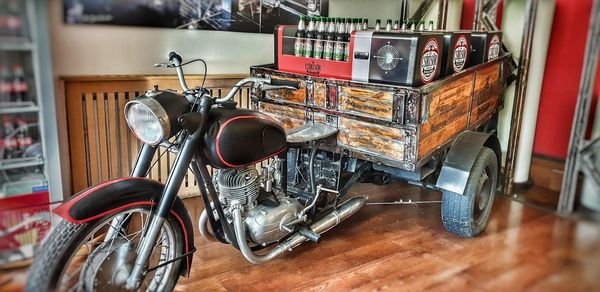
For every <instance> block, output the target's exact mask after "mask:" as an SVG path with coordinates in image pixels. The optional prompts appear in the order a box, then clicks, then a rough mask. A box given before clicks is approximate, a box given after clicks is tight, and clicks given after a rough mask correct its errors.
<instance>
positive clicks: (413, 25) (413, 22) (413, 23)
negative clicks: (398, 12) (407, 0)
mask: <svg viewBox="0 0 600 292" xmlns="http://www.w3.org/2000/svg"><path fill="white" fill-rule="evenodd" d="M409 27H410V28H409V29H410V30H416V29H417V21H416V20H410V26H409Z"/></svg>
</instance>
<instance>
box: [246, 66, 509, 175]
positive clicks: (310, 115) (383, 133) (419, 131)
mask: <svg viewBox="0 0 600 292" xmlns="http://www.w3.org/2000/svg"><path fill="white" fill-rule="evenodd" d="M510 58H511V55H510V54H505V55H503V56H501V57H500V58H498V59H496V60H493V61H490V62H487V63H484V64H481V65H477V66H474V67H471V68H468V69H466V70H465V71H463V72H461V73H458V74H454V75H451V76H448V77H445V78H443V79H440V80H437V81H435V82H432V83H430V84H428V85H424V86H421V87H417V88H411V87H402V86H394V85H385V84H376V83H361V82H353V81H346V80H337V79H330V78H319V77H314V76H307V75H301V74H294V73H287V72H282V71H278V70H276V69H274V67H273V65H263V66H255V67H252V68H251V74H252V75H253V76H261V77H270V78H272V79H285V80H292V81H299V82H300V86H301V88H300V90H297V91H292V90H277V91H267V92H260V91H254V92H253V94H252V98H253V106H254V107H255V109H257V110H259V111H260V112H262V113H265V114H267V115H269V116H271V117H273V118H274V119H276V120H278V121H280V122H281V123H282V124H283V125H284V127H285V128H286V129H290V128H294V127H298V126H300V125H302V124H305V123H307V122H321V123H326V124H328V125H332V126H334V127H336V128H338V130H339V132H338V134H337V137H336V139H335V142H334V143H333V144H332V145H324V147H325V148H328V149H331V150H336V151H340V152H344V153H345V154H346V155H348V156H351V157H357V158H360V159H365V160H368V161H372V162H375V163H381V164H383V165H387V166H392V167H396V168H400V169H404V170H408V171H416V170H418V169H419V168H420V167H421V166H422V165H424V164H425V163H426V162H428V161H429V159H430V158H431V157H432V155H433V154H434V153H436V152H437V151H440V150H443V149H445V148H446V146H448V145H449V143H450V142H452V140H453V139H454V137H456V136H457V135H458V134H459V133H461V132H462V131H464V130H469V129H477V128H478V127H480V126H481V125H484V124H486V123H487V122H488V121H489V120H490V119H491V118H492V117H493V116H494V114H496V113H497V112H498V111H499V110H500V107H501V105H502V94H503V91H504V89H505V87H506V80H507V76H508V74H509V73H510V72H508V71H509V62H510Z"/></svg>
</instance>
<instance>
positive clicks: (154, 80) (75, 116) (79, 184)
mask: <svg viewBox="0 0 600 292" xmlns="http://www.w3.org/2000/svg"><path fill="white" fill-rule="evenodd" d="M243 77H245V76H244V75H215V76H208V78H207V79H206V83H205V86H206V87H210V89H211V92H212V93H213V95H214V96H224V95H225V94H227V93H228V92H229V90H230V89H231V87H232V86H233V85H235V83H236V82H237V81H239V80H240V79H241V78H243ZM62 81H63V84H64V90H65V102H66V108H67V111H66V118H67V125H68V137H69V156H70V163H71V165H70V166H71V167H70V168H71V187H72V191H73V193H75V192H78V191H80V190H82V189H85V188H87V187H90V186H93V185H96V184H98V183H101V182H103V181H106V180H109V179H115V178H118V177H124V176H128V175H129V174H130V173H131V170H132V168H133V164H134V161H135V160H136V158H137V154H138V149H139V148H140V147H141V143H140V142H139V141H138V140H137V138H136V137H135V136H134V135H133V134H132V133H131V131H130V130H129V128H128V127H127V123H126V120H125V117H124V107H125V104H126V103H127V102H128V101H129V100H131V99H133V98H135V97H137V96H139V95H141V94H143V93H144V92H145V91H146V90H148V89H151V88H152V87H153V86H154V85H158V87H159V89H172V90H177V89H179V81H178V79H177V78H176V77H175V76H90V77H87V76H84V77H66V78H63V80H62ZM187 81H188V84H189V85H190V86H195V85H199V84H200V83H201V81H202V77H201V76H190V77H189V78H188V79H187ZM235 99H236V101H237V102H238V106H239V107H244V108H246V107H249V106H250V90H249V89H248V88H244V89H242V90H241V91H240V93H239V94H238V95H236V97H235ZM166 152H167V151H166V149H160V150H159V151H158V153H157V154H158V155H157V156H156V157H155V158H154V161H153V162H155V165H154V167H153V168H152V170H151V171H150V174H149V177H150V178H152V179H155V180H158V181H160V182H162V183H164V182H165V181H166V179H167V177H168V173H169V171H170V164H171V163H172V162H173V161H174V160H175V154H173V153H166ZM210 171H211V172H212V170H210ZM180 195H181V196H185V197H188V196H195V195H197V182H196V181H195V179H194V177H193V175H192V173H191V171H188V174H187V177H186V178H185V181H184V184H183V186H182V188H181V191H180Z"/></svg>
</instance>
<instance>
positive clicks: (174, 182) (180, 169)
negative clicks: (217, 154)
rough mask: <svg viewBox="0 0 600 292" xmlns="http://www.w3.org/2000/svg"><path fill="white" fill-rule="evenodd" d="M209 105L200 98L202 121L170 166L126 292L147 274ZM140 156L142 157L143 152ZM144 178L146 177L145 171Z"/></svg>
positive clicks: (205, 118)
mask: <svg viewBox="0 0 600 292" xmlns="http://www.w3.org/2000/svg"><path fill="white" fill-rule="evenodd" d="M212 102H213V101H212V99H210V98H209V97H202V98H201V100H200V107H199V111H198V113H199V114H200V115H202V119H201V120H202V122H201V123H200V125H199V126H198V128H197V129H195V131H194V132H193V133H189V134H188V135H187V136H186V138H185V140H184V142H183V146H182V147H181V148H180V149H179V152H178V153H177V156H176V158H175V162H174V163H173V170H172V171H171V173H169V178H168V179H167V182H166V183H165V188H164V189H163V193H162V196H161V198H160V201H159V202H158V207H157V210H156V212H154V213H153V214H151V215H150V216H151V218H150V220H149V224H148V228H147V229H146V230H145V231H144V233H143V234H144V235H143V236H142V238H141V239H140V244H139V246H138V249H137V257H136V259H135V264H134V266H133V269H132V270H131V273H130V274H129V278H128V279H127V284H126V285H125V288H126V289H130V290H135V289H138V288H139V286H140V283H141V280H142V279H143V277H144V272H145V271H146V267H147V265H148V259H149V258H150V255H151V254H152V250H153V249H154V243H155V242H156V240H157V239H158V236H159V234H160V230H161V228H162V225H163V223H164V221H165V218H167V216H168V215H169V212H170V211H171V208H172V207H173V203H174V202H175V200H176V199H177V193H178V192H179V188H180V186H181V183H182V182H183V178H184V177H185V175H186V173H187V170H188V167H189V166H190V164H191V163H192V160H193V158H194V156H195V154H196V151H197V149H198V145H199V141H200V139H201V137H202V134H203V133H204V128H205V127H206V121H207V119H208V113H209V111H210V108H211V106H212ZM143 150H144V149H142V152H144V151H143ZM140 155H145V154H143V153H142V154H140ZM148 155H149V154H148ZM150 161H151V159H150ZM139 163H140V162H139V161H138V164H139ZM148 167H149V166H148ZM137 168H138V167H137V164H136V170H135V171H134V172H136V171H138V169H137ZM142 168H143V166H141V167H140V169H139V171H140V172H141V171H142ZM146 172H147V170H146ZM143 176H145V172H144V174H143Z"/></svg>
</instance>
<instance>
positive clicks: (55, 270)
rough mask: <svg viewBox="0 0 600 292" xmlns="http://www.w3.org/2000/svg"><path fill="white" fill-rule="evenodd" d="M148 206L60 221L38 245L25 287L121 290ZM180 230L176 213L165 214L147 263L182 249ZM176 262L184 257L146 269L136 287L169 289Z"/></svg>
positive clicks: (176, 274) (162, 260)
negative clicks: (92, 218) (84, 219)
mask: <svg viewBox="0 0 600 292" xmlns="http://www.w3.org/2000/svg"><path fill="white" fill-rule="evenodd" d="M151 212H152V210H151V209H150V207H149V206H148V207H135V208H130V209H125V210H122V211H120V212H118V213H116V214H113V215H110V216H106V217H103V218H100V219H98V220H96V221H93V222H90V223H85V224H73V223H70V222H67V221H61V222H60V223H59V224H58V226H56V228H55V229H54V230H53V231H52V233H51V234H50V235H49V236H48V238H47V239H46V241H45V242H44V244H43V245H42V247H41V248H40V250H39V251H38V253H37V256H36V258H35V259H34V261H33V264H32V266H31V269H30V270H29V276H28V279H27V283H26V286H25V291H125V288H124V284H125V282H126V281H127V278H128V276H129V273H130V272H131V269H132V267H133V265H134V262H135V258H136V250H137V248H138V245H139V243H140V239H141V237H142V234H144V230H145V228H146V225H148V222H149V215H150V214H151ZM115 218H118V219H117V220H113V219H115ZM115 222H117V223H118V224H117V225H115ZM109 230H113V231H112V232H109ZM115 231H116V232H115ZM182 234H183V231H182V230H181V227H180V226H179V225H178V224H177V221H176V219H175V218H174V217H173V216H169V218H168V219H167V220H165V221H164V224H163V226H162V229H161V232H160V234H159V236H158V239H157V241H156V242H155V245H154V248H153V250H152V254H151V256H150V259H149V262H148V268H149V269H151V268H152V267H157V266H158V265H160V264H162V263H165V262H167V261H169V260H172V259H174V258H176V257H178V256H181V255H182V254H183V246H184V239H183V236H182ZM182 264H185V260H179V261H175V262H173V263H171V264H167V265H164V266H162V267H159V268H157V269H155V270H153V271H151V272H149V273H148V274H147V275H145V277H144V278H143V281H142V284H141V286H140V289H139V291H171V290H173V288H174V287H175V284H176V283H177V280H178V278H179V270H180V265H182Z"/></svg>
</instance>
